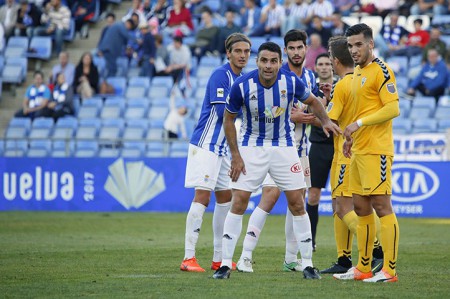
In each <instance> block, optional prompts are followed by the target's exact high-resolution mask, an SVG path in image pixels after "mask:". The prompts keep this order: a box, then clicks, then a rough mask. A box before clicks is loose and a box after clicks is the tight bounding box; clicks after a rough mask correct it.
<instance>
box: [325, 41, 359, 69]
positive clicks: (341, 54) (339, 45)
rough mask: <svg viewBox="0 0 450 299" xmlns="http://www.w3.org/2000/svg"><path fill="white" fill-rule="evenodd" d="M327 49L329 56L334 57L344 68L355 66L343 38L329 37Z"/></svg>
mask: <svg viewBox="0 0 450 299" xmlns="http://www.w3.org/2000/svg"><path fill="white" fill-rule="evenodd" d="M328 48H329V49H330V52H331V55H332V56H333V57H336V58H337V59H338V60H339V61H340V63H342V65H344V66H345V67H353V66H354V65H355V63H354V62H353V59H352V56H351V55H350V51H349V50H348V46H347V38H346V37H345V36H342V35H338V36H333V37H331V38H330V40H329V41H328Z"/></svg>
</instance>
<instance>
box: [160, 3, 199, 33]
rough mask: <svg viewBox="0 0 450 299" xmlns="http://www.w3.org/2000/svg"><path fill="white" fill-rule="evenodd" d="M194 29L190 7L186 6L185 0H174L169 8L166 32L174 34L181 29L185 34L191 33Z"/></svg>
mask: <svg viewBox="0 0 450 299" xmlns="http://www.w3.org/2000/svg"><path fill="white" fill-rule="evenodd" d="M193 30H194V24H193V23H192V16H191V12H190V11H189V9H187V8H186V7H185V1H184V0H173V6H172V7H171V8H170V10H169V17H168V19H167V24H166V28H164V31H165V33H167V34H170V35H174V34H175V33H176V32H178V31H180V32H181V33H182V34H183V35H184V36H187V35H190V34H191V33H192V32H193Z"/></svg>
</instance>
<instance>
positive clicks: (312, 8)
mask: <svg viewBox="0 0 450 299" xmlns="http://www.w3.org/2000/svg"><path fill="white" fill-rule="evenodd" d="M333 12H334V6H333V4H332V3H331V2H330V1H328V0H317V1H314V2H313V3H311V4H310V5H309V11H308V17H307V18H306V20H305V24H309V23H310V22H311V20H312V19H313V17H314V16H319V17H321V18H322V22H323V27H327V28H328V27H331V25H332V24H331V15H332V14H333ZM327 43H328V41H327Z"/></svg>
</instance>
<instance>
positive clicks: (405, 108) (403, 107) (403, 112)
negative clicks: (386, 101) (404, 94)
mask: <svg viewBox="0 0 450 299" xmlns="http://www.w3.org/2000/svg"><path fill="white" fill-rule="evenodd" d="M398 104H399V107H400V115H399V117H401V118H407V117H408V115H409V111H410V110H411V101H410V100H403V99H400V101H399V103H398Z"/></svg>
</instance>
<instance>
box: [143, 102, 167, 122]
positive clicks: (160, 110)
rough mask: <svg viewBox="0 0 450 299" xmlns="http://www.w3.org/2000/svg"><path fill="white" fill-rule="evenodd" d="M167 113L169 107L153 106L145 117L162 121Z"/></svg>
mask: <svg viewBox="0 0 450 299" xmlns="http://www.w3.org/2000/svg"><path fill="white" fill-rule="evenodd" d="M168 113H169V107H168V106H155V105H152V106H151V107H150V109H149V110H148V115H147V117H148V118H149V119H152V120H154V119H160V120H164V119H166V116H167V114H168Z"/></svg>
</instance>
